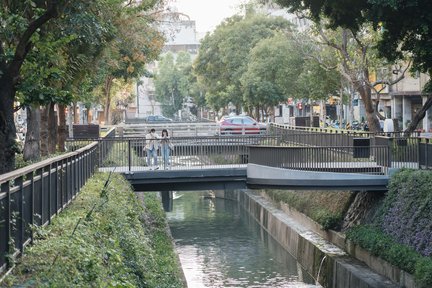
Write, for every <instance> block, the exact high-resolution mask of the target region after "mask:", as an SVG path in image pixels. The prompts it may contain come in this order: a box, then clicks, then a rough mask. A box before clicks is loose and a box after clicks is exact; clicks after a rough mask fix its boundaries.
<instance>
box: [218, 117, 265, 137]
mask: <svg viewBox="0 0 432 288" xmlns="http://www.w3.org/2000/svg"><path fill="white" fill-rule="evenodd" d="M266 130H267V127H266V125H265V124H262V123H259V122H257V121H256V120H255V119H253V118H251V117H249V116H231V117H226V118H223V119H222V120H221V121H220V122H219V132H220V134H221V135H225V134H261V133H265V131H266Z"/></svg>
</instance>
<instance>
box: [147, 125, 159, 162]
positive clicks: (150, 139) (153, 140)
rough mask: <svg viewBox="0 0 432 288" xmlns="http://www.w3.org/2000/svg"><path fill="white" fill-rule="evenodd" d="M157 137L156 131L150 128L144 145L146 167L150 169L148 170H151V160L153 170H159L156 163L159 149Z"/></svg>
mask: <svg viewBox="0 0 432 288" xmlns="http://www.w3.org/2000/svg"><path fill="white" fill-rule="evenodd" d="M158 139H159V136H158V135H157V134H156V130H155V129H154V128H152V129H151V130H150V133H148V134H147V135H146V145H145V149H146V152H147V166H148V167H149V168H150V170H153V166H152V163H151V162H152V161H151V159H152V158H153V165H154V169H155V170H157V169H159V166H158V161H157V151H158V149H159V141H158Z"/></svg>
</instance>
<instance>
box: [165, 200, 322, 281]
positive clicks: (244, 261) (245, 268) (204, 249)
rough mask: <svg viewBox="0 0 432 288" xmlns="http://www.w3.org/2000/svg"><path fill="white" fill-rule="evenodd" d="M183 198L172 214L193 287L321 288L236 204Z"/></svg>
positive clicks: (174, 205) (175, 235) (182, 255)
mask: <svg viewBox="0 0 432 288" xmlns="http://www.w3.org/2000/svg"><path fill="white" fill-rule="evenodd" d="M178 194H180V193H178ZM181 194H182V195H183V197H181V198H179V199H176V200H174V203H173V210H172V212H170V213H167V215H168V221H169V225H170V227H171V232H172V235H173V237H174V239H175V241H176V248H177V252H178V254H179V256H180V260H181V263H182V266H183V270H184V273H185V276H186V279H187V282H188V285H189V287H191V288H195V287H316V286H315V285H312V284H307V283H314V280H313V279H312V277H310V276H309V275H308V274H306V272H304V271H303V270H302V268H301V267H300V265H298V264H297V262H296V261H295V259H294V258H293V257H292V256H291V255H290V254H289V253H287V252H286V251H285V250H284V249H283V248H282V247H281V246H280V245H279V244H278V243H277V242H276V241H275V240H274V239H273V238H272V237H271V236H269V235H268V234H267V232H266V231H264V230H263V229H262V228H261V227H260V226H259V225H258V224H257V223H256V221H255V220H254V219H253V218H251V217H250V216H249V214H248V213H247V212H246V211H244V210H243V209H241V208H240V207H239V206H238V203H237V202H234V201H230V200H223V199H204V198H203V196H204V195H205V193H199V192H185V193H181Z"/></svg>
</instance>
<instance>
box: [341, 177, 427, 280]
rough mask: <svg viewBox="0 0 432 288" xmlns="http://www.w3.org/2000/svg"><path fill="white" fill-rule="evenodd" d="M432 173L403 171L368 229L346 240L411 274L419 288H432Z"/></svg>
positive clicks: (350, 234) (355, 230)
mask: <svg viewBox="0 0 432 288" xmlns="http://www.w3.org/2000/svg"><path fill="white" fill-rule="evenodd" d="M431 182H432V173H431V172H430V171H422V170H402V171H401V172H399V173H397V174H396V175H394V176H393V177H392V178H391V182H390V185H389V191H388V192H387V194H386V197H385V199H384V202H383V205H382V207H381V209H380V210H379V211H378V213H377V215H376V216H375V217H374V221H373V223H372V224H371V225H361V226H357V227H354V228H352V229H351V230H349V231H348V232H347V238H348V239H350V240H351V241H353V242H354V243H356V244H358V245H359V246H360V247H362V248H364V249H366V250H368V251H370V252H371V253H372V254H373V255H375V256H378V257H381V258H383V259H385V260H386V261H388V262H389V263H391V264H393V265H395V266H397V267H399V268H400V269H402V270H404V271H407V272H409V273H412V274H414V276H415V280H416V284H417V285H418V287H432V219H431V215H432V188H431V186H430V183H431Z"/></svg>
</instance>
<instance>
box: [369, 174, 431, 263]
mask: <svg viewBox="0 0 432 288" xmlns="http://www.w3.org/2000/svg"><path fill="white" fill-rule="evenodd" d="M430 183H432V173H431V172H430V171H423V170H415V171H414V170H403V171H401V172H399V173H397V174H396V175H394V176H393V177H392V179H391V181H390V185H389V191H388V193H387V195H386V198H385V200H384V204H383V206H382V208H381V209H380V212H379V214H378V216H377V218H376V221H375V223H376V224H377V225H378V226H379V227H380V228H381V229H382V230H383V231H384V232H386V233H387V234H388V235H391V236H392V237H393V238H394V239H395V240H396V241H397V242H399V243H401V244H405V245H408V246H410V247H412V248H414V249H415V250H416V251H418V252H419V253H421V254H422V255H424V256H432V245H431V243H432V218H431V217H430V215H432V187H431V186H430Z"/></svg>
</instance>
